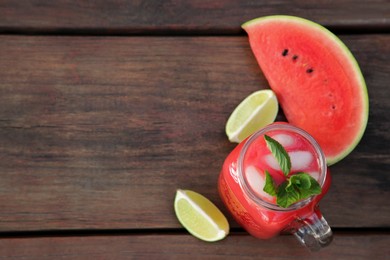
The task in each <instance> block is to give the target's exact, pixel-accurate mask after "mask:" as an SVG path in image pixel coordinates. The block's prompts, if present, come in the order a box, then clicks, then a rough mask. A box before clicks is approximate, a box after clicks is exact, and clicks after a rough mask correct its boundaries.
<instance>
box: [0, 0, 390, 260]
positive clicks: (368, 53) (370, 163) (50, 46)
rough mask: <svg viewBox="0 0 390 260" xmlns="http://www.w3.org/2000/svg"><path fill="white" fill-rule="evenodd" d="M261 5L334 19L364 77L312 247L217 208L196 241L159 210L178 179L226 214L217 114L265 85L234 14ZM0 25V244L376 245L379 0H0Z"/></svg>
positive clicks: (189, 253)
mask: <svg viewBox="0 0 390 260" xmlns="http://www.w3.org/2000/svg"><path fill="white" fill-rule="evenodd" d="M332 2H333V3H332ZM270 14H290V15H297V16H301V17H305V18H308V19H311V20H314V21H316V22H318V23H321V24H323V25H324V26H326V27H327V28H329V29H330V30H331V31H333V32H335V33H336V34H337V35H338V36H340V38H341V39H342V40H343V41H344V42H345V43H346V45H347V46H348V47H349V48H350V49H351V51H352V52H353V54H354V55H355V57H356V59H357V60H358V62H359V64H360V66H361V69H362V72H363V74H364V76H365V79H366V82H367V86H368V92H369V96H370V117H369V122H368V126H367V130H366V132H365V134H364V137H363V139H362V140H361V142H360V144H359V145H358V147H357V148H356V149H355V150H354V151H353V152H352V153H351V154H350V156H348V157H347V158H346V159H344V160H343V161H341V162H340V163H338V164H336V165H334V166H332V167H331V171H332V175H333V184H332V187H331V189H330V191H329V193H328V195H327V196H326V198H325V199H324V200H323V201H322V203H321V208H322V211H323V213H324V215H325V216H326V218H327V220H328V222H329V223H330V225H331V226H332V227H333V230H334V235H335V238H334V241H333V244H332V245H331V246H329V247H328V248H326V249H324V250H322V251H320V252H318V253H310V252H308V251H307V250H306V249H305V248H303V247H302V246H301V245H299V244H298V243H297V241H295V238H294V237H293V236H291V235H282V236H279V237H277V238H274V239H271V240H269V241H261V240H257V239H255V238H253V237H251V236H249V235H248V234H247V233H246V232H244V231H243V230H242V229H241V228H240V227H239V226H238V225H237V224H236V223H235V222H234V221H233V220H232V219H231V218H230V217H229V221H230V223H231V227H232V228H231V234H230V235H229V236H228V237H227V238H226V239H225V240H223V241H220V242H217V243H206V242H202V241H200V240H197V239H196V238H194V237H192V236H190V235H189V234H188V233H187V232H186V231H185V230H184V229H183V228H182V227H181V226H180V224H179V223H178V221H177V219H176V217H175V214H174V211H173V199H174V195H175V191H176V189H178V188H182V189H191V190H194V191H197V192H199V193H202V194H203V195H205V196H206V197H208V198H210V199H211V200H212V201H213V202H214V203H215V204H216V205H218V206H219V207H220V208H221V209H222V210H223V212H224V213H225V214H226V215H228V213H227V212H226V210H225V209H224V207H223V205H222V203H221V200H220V198H219V196H218V193H217V188H216V182H217V177H218V175H219V171H220V168H221V165H222V163H223V160H224V158H225V157H226V155H227V154H228V153H229V152H230V151H231V150H232V149H233V148H234V146H235V145H234V144H231V143H229V142H228V140H227V138H226V136H225V133H224V127H225V123H226V120H227V118H228V116H229V115H230V113H231V112H232V111H233V109H234V108H235V107H236V105H237V104H238V103H239V102H240V101H241V100H242V99H243V98H244V97H246V96H247V95H249V94H250V93H252V92H254V91H256V90H258V89H262V88H268V84H267V81H266V80H265V78H264V76H263V74H262V72H261V70H260V69H259V67H258V65H257V63H256V61H255V58H254V56H253V54H252V52H251V50H250V47H249V43H248V39H247V36H246V34H245V33H244V32H243V30H242V29H241V28H240V25H241V23H243V22H245V21H247V20H249V19H252V18H255V17H259V16H264V15H270ZM0 33H1V34H0V207H1V208H0V259H62V258H65V259H122V258H133V259H139V258H145V259H192V258H198V259H225V258H228V259H252V258H253V259H264V258H270V259H279V258H283V259H375V260H376V259H386V258H387V259H389V255H390V251H389V248H390V230H389V227H390V205H389V204H390V203H389V199H390V196H389V195H390V193H389V186H390V179H389V176H390V153H389V150H390V149H389V143H390V134H389V129H390V114H389V111H390V105H389V104H390V102H389V100H390V91H389V82H390V62H389V58H390V3H389V1H388V0H377V1H372V2H367V1H363V0H361V1H352V0H340V1H314V0H313V1H311V0H310V1H291V2H288V1H266V0H259V1H239V0H230V1H218V0H216V1H200V0H199V1H198V0H197V1H185V0H184V1H123V0H116V1H114V0H106V1H103V0H97V1H65V0H58V1H44V0H41V1H39V0H25V1H12V0H2V1H0ZM278 120H283V115H282V114H280V115H279V116H278Z"/></svg>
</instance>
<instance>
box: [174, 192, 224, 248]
mask: <svg viewBox="0 0 390 260" xmlns="http://www.w3.org/2000/svg"><path fill="white" fill-rule="evenodd" d="M174 207H175V213H176V216H177V218H178V219H179V221H180V223H181V224H182V225H183V226H184V227H185V228H186V229H187V231H188V232H190V233H191V234H192V235H193V236H195V237H197V238H199V239H201V240H204V241H208V242H213V241H217V240H221V239H223V238H224V237H226V236H227V234H228V233H229V223H228V221H227V219H226V217H225V216H224V215H223V214H222V212H221V211H220V210H219V209H218V208H217V207H216V206H215V205H214V204H213V203H212V202H211V201H210V200H208V199H207V198H205V197H204V196H202V195H200V194H199V193H196V192H193V191H190V190H180V189H179V190H177V192H176V197H175V206H174Z"/></svg>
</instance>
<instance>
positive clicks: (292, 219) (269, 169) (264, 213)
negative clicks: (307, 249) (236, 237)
mask: <svg viewBox="0 0 390 260" xmlns="http://www.w3.org/2000/svg"><path fill="white" fill-rule="evenodd" d="M265 136H267V137H271V138H272V139H273V140H276V141H277V142H278V143H279V144H280V145H282V146H283V148H284V150H285V151H286V152H287V153H288V155H289V158H290V162H291V165H290V168H289V169H290V170H289V172H288V173H284V172H283V171H282V168H281V166H280V165H279V161H278V160H277V158H276V157H275V156H274V154H273V152H271V150H270V147H269V145H268V144H267V141H266V138H265ZM302 172H304V173H305V174H306V175H309V176H310V177H312V178H313V179H314V180H315V181H316V182H318V185H319V186H318V187H321V188H320V189H321V191H320V192H319V193H318V194H316V195H313V196H310V197H307V198H304V199H302V200H297V202H295V203H292V204H290V205H286V204H285V205H282V206H281V205H278V203H279V202H280V201H282V202H283V200H282V199H280V201H279V197H278V196H275V195H274V196H272V195H270V194H269V193H267V192H266V191H264V187H265V186H266V179H267V177H266V173H268V174H269V175H270V176H271V177H272V180H273V183H274V186H277V187H279V190H280V189H281V188H280V187H282V186H283V183H286V180H288V179H293V178H292V176H293V175H297V176H299V174H301V173H302ZM329 185H330V175H329V173H328V171H327V168H326V161H325V158H324V155H323V153H322V151H321V149H320V148H319V146H318V144H317V143H316V141H315V140H314V139H313V138H312V137H311V136H310V135H309V134H307V133H306V132H304V131H303V130H301V129H299V128H296V127H293V126H291V125H289V124H284V123H274V124H272V125H269V126H267V127H265V128H264V129H262V130H260V131H259V132H257V133H255V134H254V135H252V136H251V137H249V138H248V139H246V140H245V141H243V142H241V143H240V144H239V145H238V146H237V147H236V148H235V149H234V150H233V151H232V152H231V154H230V155H229V156H228V157H227V158H226V160H225V163H224V165H223V168H222V171H221V174H220V177H219V192H220V195H221V198H222V200H223V202H224V203H225V205H226V206H227V208H228V209H229V211H230V212H231V213H232V215H233V217H234V218H235V220H236V221H237V222H238V223H239V224H240V225H241V226H242V227H243V228H245V229H246V230H247V231H248V232H249V233H250V234H252V235H253V236H255V237H258V238H262V239H268V238H271V237H274V236H276V235H278V234H279V233H281V232H283V231H289V232H292V233H295V235H296V236H297V237H298V238H300V240H301V242H303V243H305V239H307V235H308V234H306V233H307V231H308V230H309V231H310V232H311V230H312V225H317V224H318V223H319V224H320V225H322V227H323V228H324V229H326V230H327V233H326V234H323V235H324V236H325V237H323V239H324V241H322V242H319V243H318V245H317V246H318V247H322V246H324V245H325V244H328V243H329V242H330V240H331V230H330V228H329V226H328V225H327V223H326V221H325V219H323V218H322V215H321V213H320V212H319V210H318V207H317V205H318V202H319V201H320V200H321V198H322V197H323V196H324V195H325V193H326V192H327V191H328V189H329ZM302 232H306V233H305V234H304V235H302ZM310 232H309V233H310ZM311 235H312V236H315V235H316V234H314V233H313V234H311ZM303 236H306V238H303ZM320 236H321V234H320Z"/></svg>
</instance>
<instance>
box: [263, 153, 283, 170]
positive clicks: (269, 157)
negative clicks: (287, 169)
mask: <svg viewBox="0 0 390 260" xmlns="http://www.w3.org/2000/svg"><path fill="white" fill-rule="evenodd" d="M264 160H265V162H266V163H267V164H268V166H269V167H271V168H272V169H274V170H277V171H281V169H280V166H279V163H278V161H277V160H276V158H275V156H273V155H272V154H267V155H266V156H264Z"/></svg>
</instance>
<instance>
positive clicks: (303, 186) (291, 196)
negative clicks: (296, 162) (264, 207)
mask: <svg viewBox="0 0 390 260" xmlns="http://www.w3.org/2000/svg"><path fill="white" fill-rule="evenodd" d="M321 191H322V189H321V186H320V184H319V183H318V182H317V181H316V180H315V179H314V178H313V177H311V176H310V175H309V174H307V173H303V172H300V173H297V174H294V175H292V176H291V177H290V178H288V179H287V180H286V181H285V182H283V183H282V184H281V185H280V186H279V188H278V190H277V194H276V196H277V198H276V203H277V204H278V205H279V206H281V207H283V208H288V207H289V206H291V204H294V203H295V202H298V201H300V200H303V199H307V198H309V197H310V196H313V195H317V194H320V193H321Z"/></svg>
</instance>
